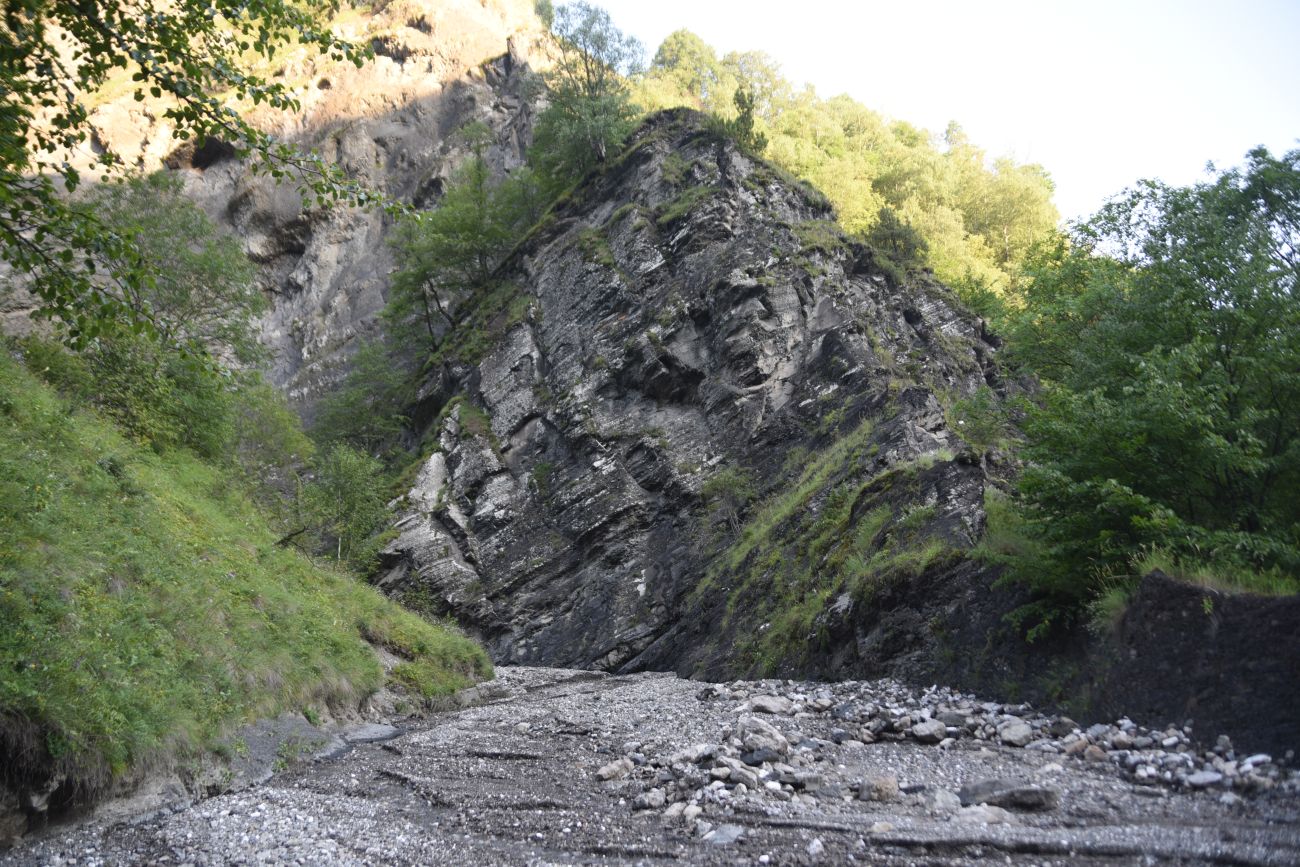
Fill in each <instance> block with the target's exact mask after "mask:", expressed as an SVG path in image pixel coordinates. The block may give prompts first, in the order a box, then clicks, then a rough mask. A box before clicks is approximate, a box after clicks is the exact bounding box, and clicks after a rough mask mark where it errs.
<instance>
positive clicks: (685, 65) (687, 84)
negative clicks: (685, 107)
mask: <svg viewBox="0 0 1300 867" xmlns="http://www.w3.org/2000/svg"><path fill="white" fill-rule="evenodd" d="M650 74H651V75H660V76H663V77H664V78H665V79H667V83H668V84H669V86H671V87H673V88H674V89H676V90H677V92H678V93H680V94H682V95H684V96H686V97H687V98H689V99H690V100H692V101H693V102H694V105H693V107H694V108H699V109H703V108H706V107H707V106H708V105H709V104H710V102H711V100H713V98H714V96H715V94H716V92H717V88H718V86H719V84H720V82H721V81H722V78H723V72H722V67H721V64H720V63H719V62H718V55H717V53H716V52H715V51H714V50H713V47H712V46H711V45H709V44H708V43H707V42H705V41H704V40H703V39H701V38H700V37H698V36H696V35H695V34H694V33H692V32H691V31H689V30H675V31H673V32H672V33H670V34H668V36H667V37H665V38H664V41H663V42H662V43H661V44H660V46H659V50H658V51H656V52H655V56H654V60H653V61H651V63H650Z"/></svg>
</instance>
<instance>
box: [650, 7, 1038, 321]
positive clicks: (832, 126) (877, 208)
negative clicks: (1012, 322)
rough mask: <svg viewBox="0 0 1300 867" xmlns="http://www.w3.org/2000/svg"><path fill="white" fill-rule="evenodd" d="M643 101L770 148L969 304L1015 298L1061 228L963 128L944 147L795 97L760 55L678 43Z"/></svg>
mask: <svg viewBox="0 0 1300 867" xmlns="http://www.w3.org/2000/svg"><path fill="white" fill-rule="evenodd" d="M742 94H743V100H742V98H741V95H742ZM636 98H637V100H638V101H639V102H641V103H643V104H644V105H646V106H647V107H648V108H652V109H658V108H668V107H672V106H678V105H686V106H690V107H693V108H698V109H701V110H704V111H708V112H711V113H713V114H715V115H717V116H718V117H720V118H721V119H722V120H723V121H724V123H725V124H726V125H727V126H728V127H729V128H730V129H731V131H732V132H733V134H738V135H739V136H740V137H742V138H743V140H744V141H748V142H751V143H753V142H758V141H764V142H765V144H766V147H761V148H753V149H755V150H761V151H762V153H763V155H764V156H765V157H766V158H768V159H770V160H772V161H773V162H775V163H777V164H778V165H780V166H781V167H782V168H785V169H786V170H788V171H790V172H792V173H793V174H795V175H796V176H798V177H799V178H801V179H803V180H807V181H809V182H811V183H812V184H813V185H814V186H816V187H817V188H818V189H820V190H821V191H822V192H824V193H825V194H826V196H827V197H828V198H829V199H830V201H831V202H832V204H834V206H835V210H836V212H837V214H838V216H839V220H840V222H841V224H842V225H843V226H844V228H845V229H846V230H847V231H849V232H850V233H853V234H856V235H859V236H861V237H864V238H865V239H867V240H868V242H875V241H880V240H884V241H885V242H886V243H889V244H893V243H896V242H897V243H905V245H906V247H907V250H906V251H903V250H900V249H898V248H895V249H894V250H892V251H891V252H890V255H891V258H897V257H902V258H903V259H913V260H915V262H916V263H917V264H920V263H924V264H927V265H929V266H930V267H932V268H933V269H934V270H935V273H936V274H937V275H938V276H939V278H940V279H942V280H944V281H945V282H947V283H949V284H950V285H953V286H954V287H956V288H957V289H958V291H959V292H961V293H962V294H963V295H964V296H965V297H967V298H979V297H980V296H981V295H982V294H984V293H987V292H998V293H1004V292H1005V291H1007V290H1008V289H1010V288H1011V287H1012V286H1013V285H1014V283H1015V281H1016V279H1017V278H1018V275H1019V272H1020V269H1021V267H1022V265H1023V262H1024V259H1025V256H1026V255H1027V254H1028V252H1029V250H1030V249H1031V247H1032V246H1033V244H1034V243H1035V242H1036V241H1037V240H1039V239H1041V238H1043V237H1045V236H1047V235H1049V234H1050V233H1051V232H1052V231H1054V230H1055V227H1056V223H1057V220H1058V214H1057V211H1056V208H1055V207H1054V206H1053V205H1052V191H1053V188H1052V183H1051V180H1050V178H1049V177H1048V176H1047V173H1046V172H1045V171H1044V170H1043V169H1042V168H1041V167H1040V166H1036V165H1021V164H1018V163H1015V162H1014V161H1012V160H1009V159H998V160H992V161H990V160H989V159H988V157H987V155H986V154H985V153H984V152H983V151H982V150H980V149H979V148H977V147H975V146H974V145H972V144H971V143H970V141H969V140H968V139H967V138H966V136H965V134H964V133H963V132H962V130H961V128H960V127H959V126H957V125H956V124H953V125H951V126H950V127H949V128H948V130H947V131H946V132H945V134H944V136H943V137H941V138H937V137H935V136H932V135H930V134H929V133H926V132H924V131H922V130H919V129H916V128H915V127H913V126H911V125H909V124H907V123H904V122H901V121H889V120H887V119H886V118H884V117H882V116H881V115H879V114H877V113H876V112H874V111H871V110H870V109H868V108H866V107H865V106H863V105H861V104H860V103H858V102H855V101H854V100H852V99H850V98H849V97H847V96H836V97H834V98H831V99H822V98H820V97H818V96H817V94H816V92H815V91H813V90H812V89H811V88H803V89H802V90H800V89H797V88H795V87H794V86H793V85H792V84H791V82H789V81H788V80H787V79H786V78H785V77H784V76H783V75H782V74H781V71H780V67H779V66H778V65H777V64H776V62H775V61H773V60H772V58H770V57H768V56H767V55H765V54H763V53H761V52H744V53H739V52H733V53H730V54H727V55H725V56H723V57H718V55H717V53H716V52H714V50H713V49H712V48H711V47H710V46H709V45H707V44H706V43H705V42H704V41H703V40H701V39H700V38H699V37H698V36H696V35H695V34H693V33H690V32H689V31H686V30H679V31H676V32H675V33H672V34H670V35H669V36H668V37H667V38H666V39H665V40H664V42H663V44H662V45H661V46H660V47H659V50H658V51H657V52H656V53H655V56H654V60H653V62H652V63H651V65H650V69H649V70H648V71H647V72H646V74H645V75H644V76H642V77H641V78H640V79H639V80H638V81H637V88H636ZM747 146H750V147H752V144H750V145H747ZM882 223H884V225H883V226H882ZM900 225H902V226H906V227H908V228H909V230H910V231H909V234H910V235H912V236H914V238H915V240H911V238H906V239H905V238H904V237H903V235H901V234H900V232H899V226H900ZM877 230H879V231H877Z"/></svg>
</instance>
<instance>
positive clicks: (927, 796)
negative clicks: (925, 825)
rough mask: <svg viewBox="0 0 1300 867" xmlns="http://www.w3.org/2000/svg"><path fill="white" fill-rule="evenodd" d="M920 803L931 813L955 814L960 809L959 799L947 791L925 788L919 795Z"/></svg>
mask: <svg viewBox="0 0 1300 867" xmlns="http://www.w3.org/2000/svg"><path fill="white" fill-rule="evenodd" d="M921 802H922V804H923V805H924V806H925V808H926V809H927V810H929V811H930V812H931V813H936V814H945V813H955V812H956V811H957V810H960V809H961V798H959V797H957V795H956V793H954V792H950V791H948V790H947V789H941V788H927V789H926V790H925V791H924V792H923V793H922V794H921Z"/></svg>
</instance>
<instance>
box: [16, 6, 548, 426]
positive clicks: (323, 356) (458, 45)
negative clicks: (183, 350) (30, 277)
mask: <svg viewBox="0 0 1300 867" xmlns="http://www.w3.org/2000/svg"><path fill="white" fill-rule="evenodd" d="M333 27H334V29H335V31H336V32H337V33H339V35H341V36H342V37H344V38H346V39H349V40H351V41H353V42H354V43H358V44H368V45H370V46H371V47H372V48H373V50H374V52H375V57H374V60H373V61H371V62H368V63H367V64H366V65H365V67H364V68H362V69H357V68H355V67H353V66H352V65H350V64H341V63H337V62H333V61H330V60H328V59H325V58H321V57H318V56H315V55H313V54H311V53H309V52H308V51H307V50H306V49H302V48H294V47H289V48H288V49H287V51H286V53H285V54H284V57H283V59H282V60H280V61H279V62H278V66H277V67H276V68H275V69H273V70H262V72H263V73H264V74H266V75H268V76H270V77H271V78H272V79H273V80H278V81H282V82H284V83H285V84H287V85H288V86H289V87H290V88H291V89H292V90H293V92H294V94H295V96H296V97H297V98H298V100H299V102H300V104H301V106H302V110H301V111H300V112H298V113H295V114H292V115H290V114H281V113H270V112H266V111H257V110H250V111H248V112H247V116H248V117H249V118H250V120H251V121H252V122H253V123H255V124H257V125H258V126H260V127H262V128H264V129H268V130H270V131H272V132H274V133H275V134H276V135H278V136H281V137H283V138H286V139H289V140H293V141H296V142H299V143H301V144H302V145H304V146H306V147H308V148H311V149H314V150H317V151H318V152H319V153H320V154H321V155H322V156H323V157H324V158H325V159H326V160H328V161H331V162H337V163H338V164H340V165H342V166H343V167H344V168H345V169H346V170H347V171H348V172H349V173H350V174H352V175H354V176H355V177H357V178H359V179H361V180H363V181H364V182H365V183H366V184H368V185H370V186H371V187H373V188H375V189H379V190H382V191H384V192H385V193H387V194H388V195H390V196H392V197H393V198H395V199H397V200H399V201H405V202H412V203H414V204H415V205H417V206H419V207H427V206H429V205H431V204H433V203H434V202H436V201H437V199H438V197H439V196H440V195H441V193H442V190H443V188H444V185H445V184H446V182H447V180H448V178H449V177H450V176H451V175H452V173H453V172H454V171H455V170H456V168H457V167H458V166H459V165H460V164H461V162H462V160H463V159H464V158H465V157H466V155H467V153H466V149H465V147H464V145H463V143H461V142H460V141H459V140H458V139H457V138H456V137H455V136H454V133H455V132H456V131H457V130H458V129H460V128H461V127H463V126H464V125H465V124H467V123H469V122H471V121H480V122H483V123H485V124H487V125H488V127H489V128H490V129H491V130H492V131H493V133H494V141H493V143H492V145H491V146H490V148H489V150H488V153H487V157H488V159H489V160H490V161H491V163H492V164H493V166H494V167H495V168H496V169H497V170H498V171H504V170H506V169H508V168H511V167H513V166H516V165H518V164H520V163H521V162H522V160H523V154H524V151H525V149H526V148H527V146H528V144H529V143H530V141H531V134H532V119H533V109H532V105H531V103H530V101H529V99H528V98H527V94H528V92H529V87H530V85H529V78H530V72H529V68H530V64H533V65H535V64H536V63H537V62H538V58H539V57H540V56H542V55H543V54H544V41H543V40H544V35H543V30H542V28H541V25H540V23H539V22H538V20H537V18H536V16H535V15H534V13H533V5H532V3H531V2H529V0H483V2H480V0H439V2H437V3H429V2H417V0H388V2H380V3H375V4H372V5H371V7H370V8H368V9H366V10H359V9H345V10H343V11H341V12H340V13H339V14H338V18H337V20H336V21H335V22H333ZM278 56H279V55H278ZM110 90H111V89H110ZM164 109H165V105H163V104H162V103H160V102H157V101H153V100H146V101H145V102H143V103H136V102H134V101H133V100H132V99H131V98H130V96H129V94H128V95H126V96H124V97H123V98H120V99H112V100H108V101H104V102H103V103H102V104H100V105H98V106H97V107H96V108H95V109H94V110H93V111H92V113H91V116H90V121H91V124H92V126H93V128H94V144H95V147H96V148H103V147H108V148H111V149H112V150H114V151H115V152H117V153H118V154H119V155H120V156H122V157H123V159H124V160H125V161H126V162H127V163H128V164H130V165H134V166H136V167H138V168H140V169H143V170H153V169H156V168H159V167H160V166H164V165H165V166H167V167H170V168H171V169H174V170H177V171H179V172H181V173H183V175H184V177H185V189H186V192H187V194H188V195H190V196H191V197H192V198H193V199H194V200H195V201H197V202H198V203H199V204H200V205H201V206H202V207H203V208H204V209H205V210H206V211H208V213H209V214H210V215H211V216H213V217H214V218H216V219H217V221H218V222H219V223H221V224H223V225H225V226H226V227H228V228H229V229H231V230H232V231H233V232H235V233H236V234H237V235H238V236H239V237H240V238H241V239H242V240H243V242H244V246H245V249H246V251H247V252H248V254H249V256H250V257H251V258H252V259H253V260H254V261H255V262H257V263H258V264H259V265H260V266H261V282H262V285H263V287H264V288H265V289H266V291H267V292H268V294H269V295H270V297H271V299H272V305H271V309H270V312H269V313H268V314H267V316H266V318H265V320H264V322H263V323H262V327H263V335H262V336H263V340H264V342H265V343H266V344H267V345H268V346H269V347H270V348H271V349H272V350H273V353H274V362H273V366H272V369H271V371H270V373H271V379H272V381H273V382H274V383H275V384H276V385H279V386H281V387H282V388H284V389H285V391H286V392H287V393H288V394H289V396H290V398H291V399H292V400H293V402H294V403H295V405H296V406H297V407H298V408H299V410H300V411H301V412H302V413H303V414H304V416H305V417H307V418H308V419H310V418H311V416H312V409H313V406H314V404H315V401H316V399H317V398H318V397H319V396H320V394H322V393H323V392H324V391H326V390H328V389H329V388H330V387H331V386H332V385H333V384H334V383H336V382H337V381H338V380H339V379H340V378H341V377H342V376H343V374H344V373H345V372H346V368H347V362H348V359H349V358H350V357H351V355H352V354H353V353H354V352H355V350H356V348H357V345H358V340H359V339H360V338H365V337H368V336H372V335H373V334H374V332H375V330H376V323H375V316H376V314H377V313H378V312H379V310H380V309H381V308H382V307H383V304H384V298H385V296H386V294H387V288H388V275H389V273H390V272H391V270H392V267H393V265H392V258H391V255H390V254H389V251H388V248H387V245H386V243H385V239H386V236H387V233H388V230H389V228H390V223H391V221H390V220H389V219H387V218H385V217H384V216H383V215H382V214H381V213H379V212H377V211H371V210H358V209H351V208H334V209H331V210H328V211H326V210H310V209H308V210H304V208H303V202H302V198H301V197H300V196H299V195H298V194H297V192H296V191H295V190H293V188H292V185H286V184H277V183H276V182H275V181H273V180H272V179H270V178H268V177H265V176H258V175H255V174H253V173H252V172H250V171H249V170H248V167H247V166H246V165H245V164H244V163H243V162H242V161H240V160H238V159H236V158H234V156H233V154H232V152H231V150H230V148H228V147H226V146H224V145H223V144H222V143H220V142H211V143H209V144H207V145H205V146H204V147H202V148H199V149H197V150H196V149H195V147H194V145H193V144H192V143H189V144H187V143H184V142H181V141H179V140H176V139H175V138H174V137H173V136H172V130H171V128H170V126H169V125H168V124H167V122H166V120H165V119H164V118H163V110H164ZM92 157H93V154H92V153H87V154H81V155H72V158H73V161H74V162H80V163H82V164H88V161H89V159H90V158H92ZM21 314H22V311H21V310H18V311H17V312H16V314H11V315H9V316H7V317H6V318H8V319H14V320H17V319H18V318H21Z"/></svg>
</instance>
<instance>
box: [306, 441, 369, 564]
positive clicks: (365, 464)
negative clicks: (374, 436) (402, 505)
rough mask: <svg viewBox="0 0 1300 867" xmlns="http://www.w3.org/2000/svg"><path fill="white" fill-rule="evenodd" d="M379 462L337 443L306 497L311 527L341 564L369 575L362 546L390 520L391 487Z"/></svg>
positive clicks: (322, 459) (319, 465)
mask: <svg viewBox="0 0 1300 867" xmlns="http://www.w3.org/2000/svg"><path fill="white" fill-rule="evenodd" d="M383 469H384V468H383V465H382V464H381V463H380V462H379V460H378V459H376V458H372V457H371V456H370V455H367V454H365V453H364V452H361V451H358V450H357V449H354V448H352V447H351V446H348V445H346V444H344V443H336V444H335V445H333V446H331V447H330V448H329V450H328V451H326V452H325V453H324V454H323V455H321V456H320V458H319V459H318V460H317V463H316V467H315V470H316V478H315V479H314V480H313V481H312V483H311V485H310V486H308V488H307V489H306V491H305V494H304V499H305V501H306V503H305V505H306V510H307V515H308V525H309V526H310V527H314V528H316V529H317V531H318V532H319V533H320V535H321V541H322V542H323V543H325V544H326V545H328V546H329V547H331V548H333V549H334V556H335V558H336V559H339V560H344V559H347V560H351V561H353V563H354V565H356V566H358V567H360V568H362V569H365V568H368V567H369V566H371V564H370V563H366V562H364V561H365V559H366V557H365V554H366V553H368V552H367V551H366V549H365V547H364V545H363V543H364V542H365V541H366V540H367V539H368V538H370V537H371V535H373V534H374V532H375V530H376V529H377V528H378V527H379V524H380V522H381V521H383V520H384V518H385V516H386V515H387V514H388V509H387V507H386V506H385V501H386V500H387V497H386V488H387V484H386V481H385V479H384V474H383Z"/></svg>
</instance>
